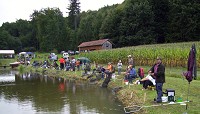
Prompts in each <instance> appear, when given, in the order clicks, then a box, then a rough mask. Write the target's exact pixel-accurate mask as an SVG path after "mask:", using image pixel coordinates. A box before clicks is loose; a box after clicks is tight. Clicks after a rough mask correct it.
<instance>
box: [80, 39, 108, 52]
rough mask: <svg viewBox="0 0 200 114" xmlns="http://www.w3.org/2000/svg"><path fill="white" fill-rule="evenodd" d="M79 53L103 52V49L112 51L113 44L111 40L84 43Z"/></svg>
mask: <svg viewBox="0 0 200 114" xmlns="http://www.w3.org/2000/svg"><path fill="white" fill-rule="evenodd" d="M78 48H79V52H83V51H86V50H87V51H94V50H103V49H112V43H111V42H110V41H109V39H100V40H94V41H89V42H83V43H81V44H80V45H79V46H78Z"/></svg>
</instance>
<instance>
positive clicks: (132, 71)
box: [127, 65, 137, 84]
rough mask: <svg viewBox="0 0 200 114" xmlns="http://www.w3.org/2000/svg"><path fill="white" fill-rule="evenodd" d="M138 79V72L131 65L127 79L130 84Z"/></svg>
mask: <svg viewBox="0 0 200 114" xmlns="http://www.w3.org/2000/svg"><path fill="white" fill-rule="evenodd" d="M136 77H137V73H136V70H135V69H134V68H133V66H132V65H129V68H128V71H127V78H128V81H129V83H131V84H132V83H133V80H134V79H135V78H136Z"/></svg>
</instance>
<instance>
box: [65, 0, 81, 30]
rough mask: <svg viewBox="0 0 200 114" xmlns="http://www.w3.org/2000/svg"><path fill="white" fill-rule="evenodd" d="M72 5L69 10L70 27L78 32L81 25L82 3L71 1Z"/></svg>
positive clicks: (77, 0) (75, 0)
mask: <svg viewBox="0 0 200 114" xmlns="http://www.w3.org/2000/svg"><path fill="white" fill-rule="evenodd" d="M69 1H70V4H69V7H68V8H67V9H68V10H69V12H67V13H69V16H68V25H69V27H70V28H71V29H74V30H76V29H77V27H78V25H79V20H80V19H79V14H80V2H79V0H69Z"/></svg>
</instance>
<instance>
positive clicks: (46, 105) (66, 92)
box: [0, 69, 124, 114]
mask: <svg viewBox="0 0 200 114" xmlns="http://www.w3.org/2000/svg"><path fill="white" fill-rule="evenodd" d="M16 73H17V72H16V71H10V70H5V69H1V70H0V109H1V110H0V114H36V113H39V114H42V113H45V114H49V113H51V114H54V113H56V114H123V113H124V111H123V107H122V105H121V103H119V102H117V100H116V99H115V96H114V95H113V94H112V92H111V91H110V90H108V89H105V88H100V87H98V86H95V85H90V84H87V83H85V82H81V81H69V80H66V79H63V78H54V77H48V76H41V75H37V74H29V73H26V74H23V75H15V74H16Z"/></svg>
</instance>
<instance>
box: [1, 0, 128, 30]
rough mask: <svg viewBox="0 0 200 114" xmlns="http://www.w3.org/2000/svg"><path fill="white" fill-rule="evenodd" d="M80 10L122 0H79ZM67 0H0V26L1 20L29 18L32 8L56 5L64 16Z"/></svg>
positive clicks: (96, 8)
mask: <svg viewBox="0 0 200 114" xmlns="http://www.w3.org/2000/svg"><path fill="white" fill-rule="evenodd" d="M79 1H80V2H81V4H80V6H81V11H87V10H98V9H99V8H101V7H104V6H106V5H113V4H117V3H118V4H121V3H122V2H123V1H124V0H79ZM68 6H69V0H0V26H1V25H2V24H3V22H15V21H16V20H18V19H24V20H25V19H26V20H29V19H30V15H31V14H32V13H33V10H38V11H39V10H41V9H42V8H47V7H50V8H53V7H58V8H59V9H60V10H61V12H63V16H64V17H66V16H67V14H66V12H67V7H68Z"/></svg>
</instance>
